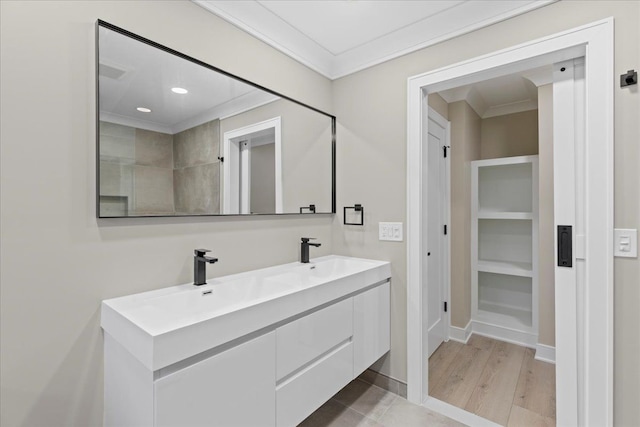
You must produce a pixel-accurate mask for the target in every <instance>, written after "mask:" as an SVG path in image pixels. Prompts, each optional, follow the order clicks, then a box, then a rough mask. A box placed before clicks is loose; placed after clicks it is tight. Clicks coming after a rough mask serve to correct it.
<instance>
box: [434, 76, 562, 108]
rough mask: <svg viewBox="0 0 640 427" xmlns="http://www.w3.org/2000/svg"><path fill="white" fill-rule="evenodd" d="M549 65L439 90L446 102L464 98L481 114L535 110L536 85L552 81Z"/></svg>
mask: <svg viewBox="0 0 640 427" xmlns="http://www.w3.org/2000/svg"><path fill="white" fill-rule="evenodd" d="M552 78H553V69H552V67H551V65H549V66H544V67H540V68H535V69H532V70H527V71H524V72H522V73H516V74H509V75H506V76H502V77H497V78H495V79H490V80H484V81H481V82H478V83H474V84H470V85H465V86H459V87H456V88H453V89H448V90H444V91H441V92H438V94H439V95H440V96H442V98H444V100H445V101H447V103H449V104H450V103H452V102H456V101H462V100H465V101H467V103H468V104H469V105H470V106H471V108H473V109H474V111H475V112H476V113H477V114H478V116H480V118H483V119H486V118H489V117H495V116H502V115H505V114H512V113H519V112H522V111H529V110H537V109H538V86H541V85H544V84H549V83H551V82H552Z"/></svg>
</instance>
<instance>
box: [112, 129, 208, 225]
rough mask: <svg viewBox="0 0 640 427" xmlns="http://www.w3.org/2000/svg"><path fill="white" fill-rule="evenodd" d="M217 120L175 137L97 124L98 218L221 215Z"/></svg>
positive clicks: (143, 130)
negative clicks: (98, 126) (98, 166)
mask: <svg viewBox="0 0 640 427" xmlns="http://www.w3.org/2000/svg"><path fill="white" fill-rule="evenodd" d="M219 146H220V136H219V121H218V120H212V121H210V122H207V123H203V124H201V125H199V126H196V127H193V128H191V129H187V130H185V131H182V132H180V133H177V134H175V135H170V134H166V133H160V132H155V131H149V130H145V129H138V128H134V127H130V126H124V125H120V124H115V123H109V122H105V121H101V122H100V153H101V154H100V194H101V196H100V210H101V213H102V216H137V215H175V214H177V215H202V214H218V213H220V193H219V192H220V185H219V183H220V162H219V160H218V153H219Z"/></svg>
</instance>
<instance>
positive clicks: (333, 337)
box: [276, 298, 353, 380]
mask: <svg viewBox="0 0 640 427" xmlns="http://www.w3.org/2000/svg"><path fill="white" fill-rule="evenodd" d="M352 335H353V299H352V298H348V299H346V300H343V301H340V302H338V303H336V304H333V305H330V306H329V307H326V308H323V309H322V310H318V311H316V312H315V313H311V314H309V315H308V316H305V317H302V318H300V319H298V320H294V321H293V322H291V323H288V324H286V325H284V326H282V327H280V328H278V329H276V355H277V357H276V378H277V380H281V379H282V378H284V377H286V376H287V375H289V374H291V373H292V372H294V371H295V370H296V369H300V368H301V367H303V366H304V365H305V364H307V363H309V362H312V361H313V360H315V359H317V358H319V357H320V356H322V355H324V354H326V353H327V352H329V351H331V350H332V349H334V348H335V347H336V346H337V345H339V344H340V343H342V342H344V341H345V340H347V339H348V338H350V337H351V336H352Z"/></svg>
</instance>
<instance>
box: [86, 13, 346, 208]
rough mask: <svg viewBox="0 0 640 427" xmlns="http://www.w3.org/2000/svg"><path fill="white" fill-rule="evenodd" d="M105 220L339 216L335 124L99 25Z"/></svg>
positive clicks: (100, 200)
mask: <svg viewBox="0 0 640 427" xmlns="http://www.w3.org/2000/svg"><path fill="white" fill-rule="evenodd" d="M96 33H97V35H96V37H97V43H96V50H97V53H96V55H97V63H96V68H97V70H96V71H97V74H98V76H97V87H98V88H97V99H98V108H97V110H98V118H97V138H98V144H97V203H96V204H97V215H98V217H100V218H108V217H147V216H189V215H243V214H294V213H295V214H300V213H303V214H309V213H335V117H333V116H331V115H329V114H326V113H324V112H322V111H319V110H317V109H315V108H312V107H309V106H307V105H304V104H302V103H300V102H297V101H295V100H293V99H290V98H287V97H285V96H282V95H279V94H277V93H275V92H273V91H270V90H268V89H265V88H263V87H260V86H258V85H255V84H253V83H251V82H248V81H246V80H243V79H240V78H237V77H234V76H232V75H230V74H228V73H226V72H224V71H221V70H219V69H217V68H215V67H213V66H211V65H208V64H205V63H203V62H201V61H198V60H196V59H194V58H190V57H188V56H186V55H183V54H181V53H179V52H176V51H173V50H171V49H169V48H167V47H164V46H161V45H159V44H157V43H154V42H152V41H150V40H147V39H144V38H142V37H139V36H137V35H135V34H132V33H130V32H128V31H125V30H123V29H121V28H118V27H116V26H114V25H111V24H109V23H106V22H104V21H98V22H97V24H96Z"/></svg>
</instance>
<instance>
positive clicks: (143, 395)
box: [101, 255, 391, 426]
mask: <svg viewBox="0 0 640 427" xmlns="http://www.w3.org/2000/svg"><path fill="white" fill-rule="evenodd" d="M390 276H391V270H390V264H389V263H388V262H383V261H373V260H365V259H359V258H351V257H343V256H336V255H331V256H326V257H321V258H316V259H312V260H311V262H309V263H298V262H296V263H290V264H284V265H279V266H275V267H269V268H264V269H260V270H255V271H250V272H245V273H239V274H234V275H230V276H225V277H220V278H216V279H210V280H209V282H208V283H207V284H205V285H202V286H194V285H193V284H185V285H179V286H174V287H169V288H165V289H159V290H155V291H150V292H144V293H140V294H136V295H130V296H124V297H120V298H113V299H109V300H105V301H103V303H102V318H101V325H102V328H103V330H104V353H105V354H104V356H105V362H104V370H105V426H127V425H130V426H134V425H135V426H142V425H145V426H151V425H153V426H192V425H193V426H195V425H209V426H294V425H296V424H298V423H300V422H301V421H302V420H303V419H305V418H306V417H307V416H308V415H310V414H311V413H312V412H313V411H314V410H316V409H317V408H318V407H319V406H321V405H322V404H323V403H324V402H326V401H327V400H328V399H329V398H330V397H331V396H332V395H333V394H335V393H336V392H337V391H339V390H340V389H341V388H342V387H344V386H345V385H346V384H348V383H349V382H350V381H351V380H352V379H354V378H355V377H357V376H358V375H359V374H360V373H362V372H363V371H364V370H365V369H366V368H367V367H369V366H370V365H371V364H372V363H373V362H375V361H376V360H377V359H378V358H380V357H381V356H382V355H383V354H385V353H386V352H387V351H388V350H389V321H390V320H389V319H390V318H389V280H390Z"/></svg>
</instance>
